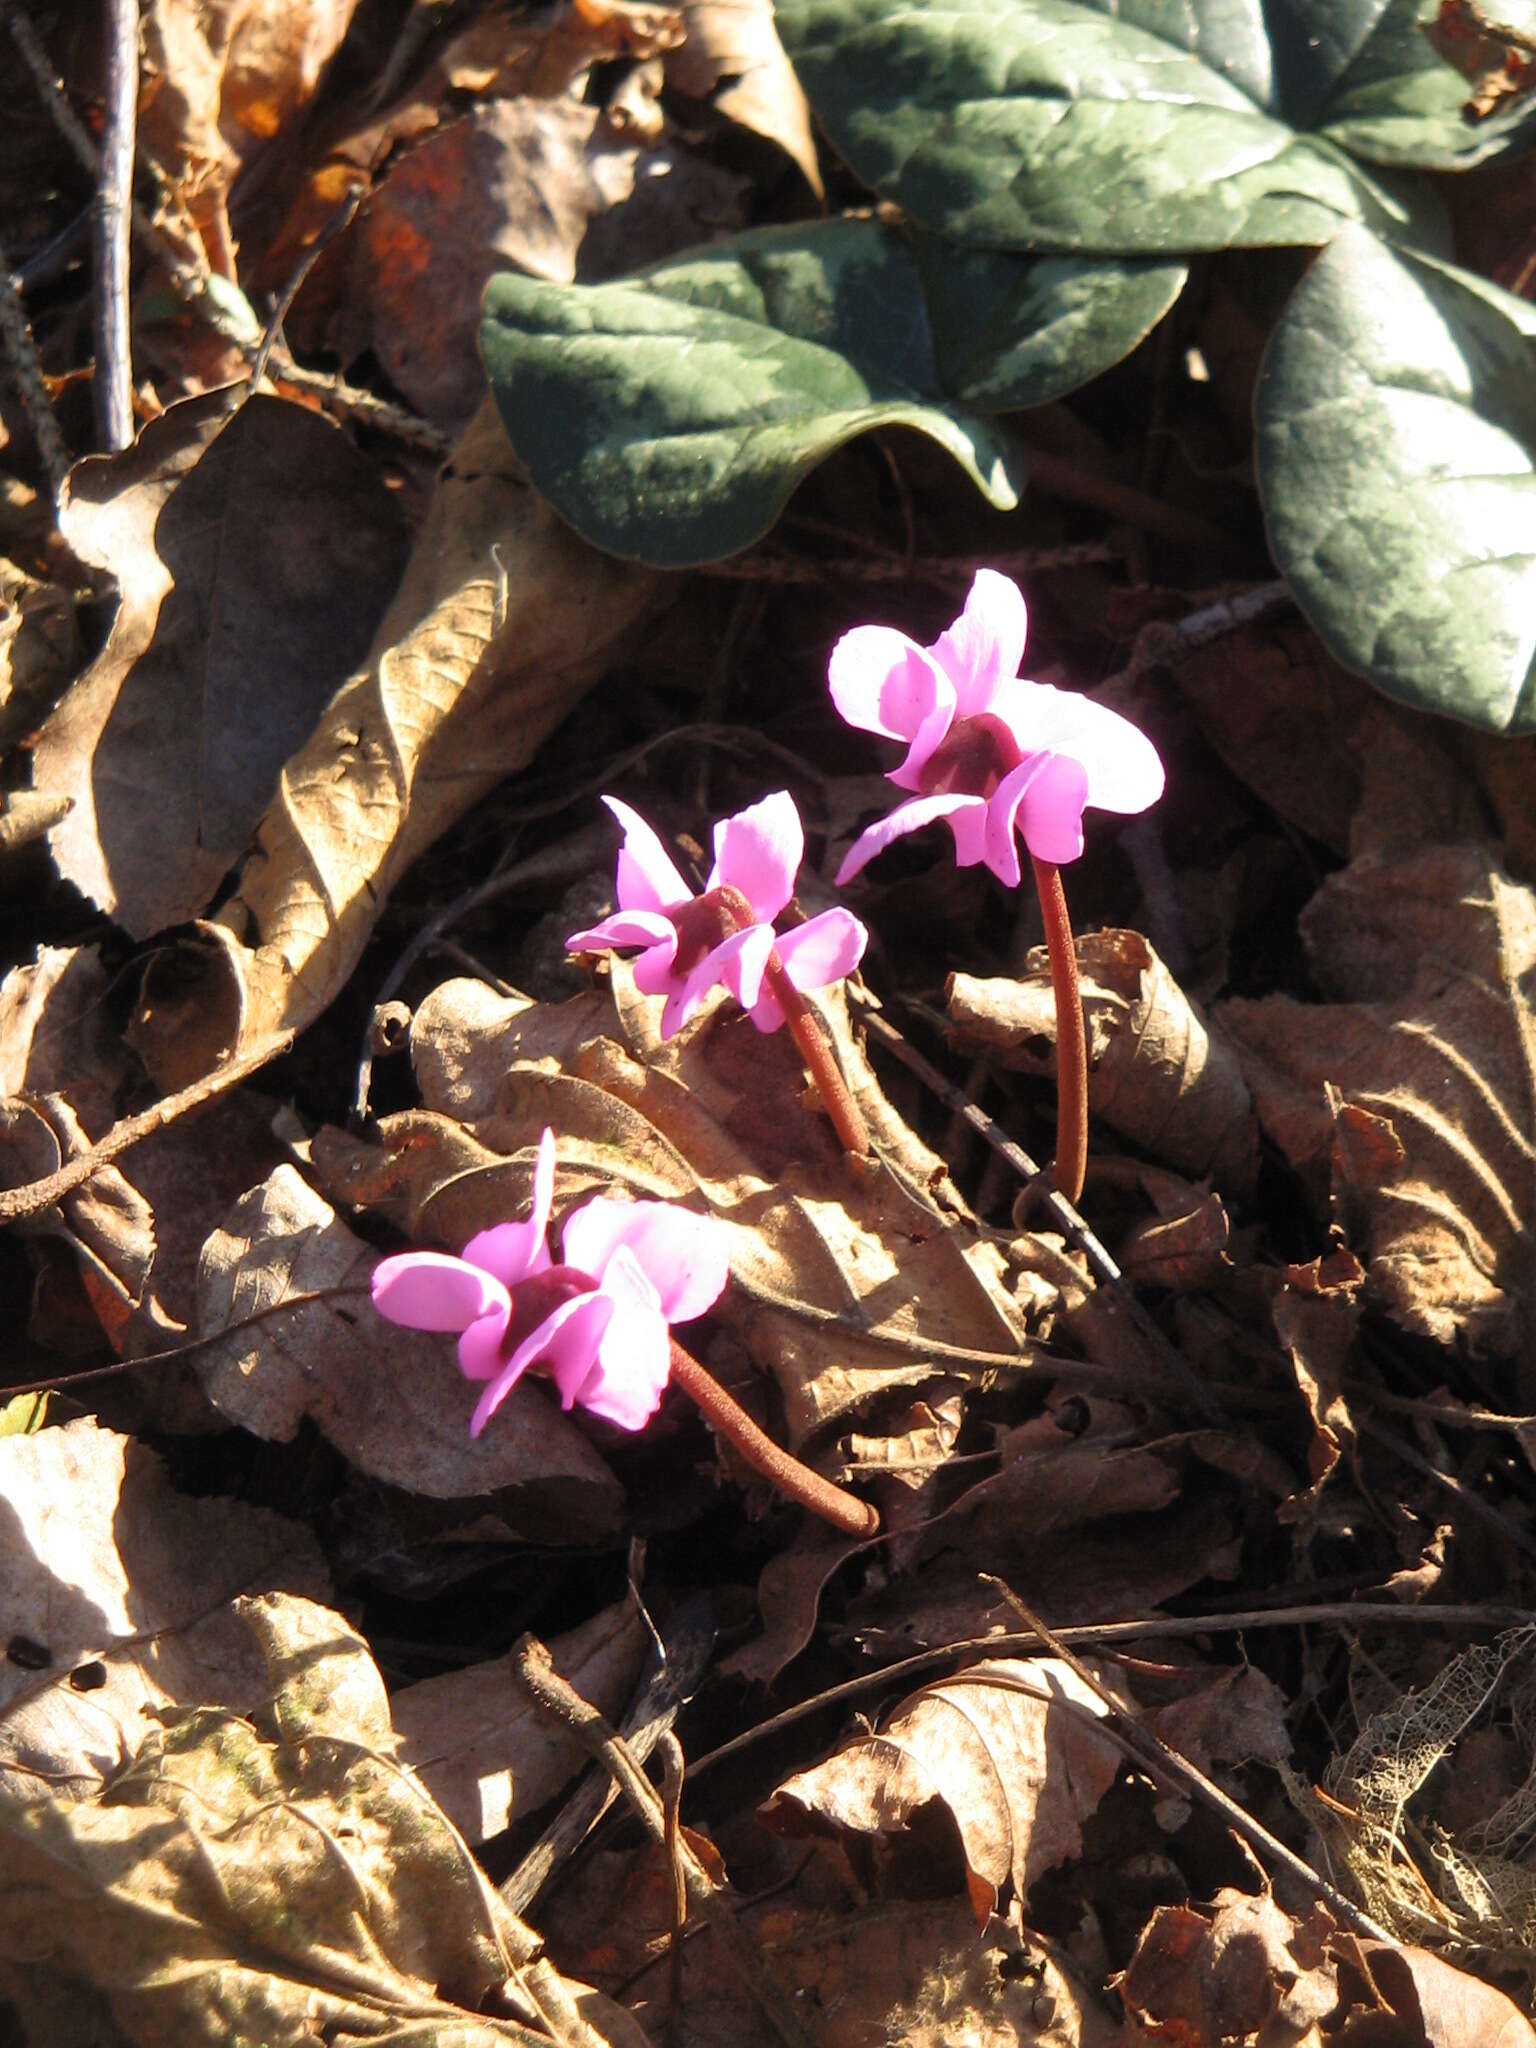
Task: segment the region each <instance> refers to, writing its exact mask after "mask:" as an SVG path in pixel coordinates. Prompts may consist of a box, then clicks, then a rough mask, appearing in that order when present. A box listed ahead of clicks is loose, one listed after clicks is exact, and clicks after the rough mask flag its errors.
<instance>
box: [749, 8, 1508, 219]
mask: <svg viewBox="0 0 1536 2048" xmlns="http://www.w3.org/2000/svg"><path fill="white" fill-rule="evenodd" d="M1423 4H1424V0H1268V4H1265V5H1263V6H1262V7H1261V4H1260V0H902V4H901V5H899V6H893V5H891V4H890V0H777V5H776V19H777V21H778V26H779V33H780V37H781V39H782V40H783V42H784V45H785V47H786V49H787V50H788V51H789V54H790V57H791V59H792V61H793V63H794V66H795V69H796V71H797V73H798V74H799V77H800V79H801V82H802V84H803V85H804V87H805V89H806V92H807V94H808V95H809V97H810V100H811V103H812V105H813V106H814V107H815V110H816V112H817V114H818V115H819V116H820V118H821V120H822V122H823V124H824V125H825V127H826V130H827V132H828V134H829V135H830V137H831V139H832V141H833V143H834V144H835V146H836V147H837V148H838V150H839V151H841V153H842V154H843V155H844V156H845V157H846V158H847V160H848V162H849V163H850V164H851V165H852V166H853V168H854V170H856V171H857V172H858V174H859V176H860V177H861V178H863V179H864V180H865V181H866V182H867V183H868V184H870V185H872V186H874V188H875V189H876V190H877V191H879V192H882V193H884V194H885V195H887V196H888V197H889V198H891V199H894V200H896V201H897V202H898V204H900V205H901V206H902V207H903V208H904V209H905V210H906V211H907V212H908V213H909V214H910V215H911V216H912V218H913V219H915V220H919V221H921V222H922V223H923V224H924V225H925V226H927V227H930V228H934V229H937V230H938V231H940V232H941V233H944V234H947V235H951V236H953V237H955V238H957V239H959V240H962V241H967V242H973V243H982V244H986V245H988V246H990V247H996V248H1011V249H1041V248H1058V249H1076V250H1096V251H1100V252H1103V253H1113V252H1121V253H1126V252H1153V251H1158V252H1161V251H1171V250H1194V249H1222V248H1231V247H1238V246H1264V245H1286V244H1300V245H1305V244H1308V243H1319V242H1326V241H1327V240H1329V239H1330V237H1331V236H1332V235H1333V234H1334V233H1336V232H1337V230H1338V228H1339V226H1340V225H1341V224H1342V223H1343V222H1345V221H1349V220H1360V221H1364V222H1365V223H1367V224H1368V225H1370V226H1373V227H1376V228H1378V229H1379V230H1380V231H1381V232H1383V233H1386V234H1394V235H1402V234H1407V233H1416V232H1424V231H1429V230H1430V229H1432V228H1433V226H1434V213H1433V207H1432V202H1429V201H1428V200H1427V199H1426V198H1425V197H1424V195H1422V194H1415V193H1414V192H1412V191H1410V190H1407V189H1406V188H1404V187H1403V186H1402V185H1401V184H1400V183H1399V182H1396V181H1393V180H1392V179H1391V178H1390V177H1384V176H1383V175H1382V174H1380V173H1378V172H1374V171H1371V170H1368V169H1367V168H1366V167H1365V166H1364V165H1363V164H1361V163H1360V162H1358V161H1356V158H1355V157H1354V156H1352V155H1350V154H1348V153H1347V151H1348V150H1351V149H1353V150H1355V151H1357V152H1358V153H1359V154H1364V155H1369V156H1371V157H1373V158H1377V159H1379V160H1381V161H1383V162H1387V163H1394V164H1408V163H1435V164H1441V163H1460V162H1464V161H1471V160H1473V159H1474V158H1475V157H1476V156H1477V155H1478V154H1479V153H1482V154H1486V153H1488V151H1490V150H1491V149H1493V148H1495V147H1498V146H1500V144H1501V143H1502V141H1503V140H1505V139H1506V129H1507V125H1508V124H1507V123H1503V124H1501V125H1500V127H1499V129H1498V131H1497V133H1492V132H1486V131H1481V130H1478V129H1475V128H1474V127H1472V126H1471V125H1470V124H1468V123H1467V122H1466V121H1465V120H1464V118H1463V116H1462V114H1461V111H1460V109H1461V102H1462V100H1463V99H1464V98H1465V96H1466V91H1465V86H1464V83H1463V81H1462V80H1461V79H1460V78H1459V77H1458V76H1457V74H1456V73H1455V72H1454V71H1453V70H1452V69H1451V67H1450V66H1449V65H1446V64H1443V63H1442V62H1441V61H1440V60H1439V58H1438V57H1437V56H1436V55H1435V53H1434V51H1433V49H1432V48H1431V47H1430V45H1429V43H1428V42H1427V40H1426V39H1425V38H1424V36H1423V35H1422V33H1421V32H1420V30H1419V29H1418V27H1417V24H1416V19H1415V17H1416V14H1417V12H1418V11H1420V10H1421V9H1422V6H1423ZM1341 145H1342V146H1341Z"/></svg>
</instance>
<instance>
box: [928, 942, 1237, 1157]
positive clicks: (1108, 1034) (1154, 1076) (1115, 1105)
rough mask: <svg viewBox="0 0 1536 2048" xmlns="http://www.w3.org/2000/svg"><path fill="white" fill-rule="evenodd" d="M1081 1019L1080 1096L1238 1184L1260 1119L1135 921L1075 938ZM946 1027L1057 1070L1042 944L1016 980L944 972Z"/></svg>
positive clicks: (1151, 1143) (1226, 1053)
mask: <svg viewBox="0 0 1536 2048" xmlns="http://www.w3.org/2000/svg"><path fill="white" fill-rule="evenodd" d="M1077 954H1078V961H1079V965H1080V971H1081V975H1082V995H1083V1006H1084V1009H1085V1011H1086V1014H1087V1025H1088V1106H1089V1108H1090V1110H1091V1111H1092V1112H1093V1114H1094V1115H1095V1116H1102V1117H1103V1118H1104V1120H1105V1122H1106V1123H1109V1124H1112V1125H1113V1126H1114V1127H1115V1129H1116V1130H1117V1131H1119V1132H1120V1133H1121V1134H1122V1135H1123V1136H1124V1137H1127V1138H1129V1139H1130V1140H1131V1141H1132V1143H1133V1144H1136V1145H1140V1146H1141V1147H1143V1149H1144V1150H1146V1151H1148V1152H1150V1153H1151V1154H1152V1155H1153V1156H1154V1158H1157V1159H1161V1160H1165V1161H1166V1162H1167V1163H1168V1164H1169V1165H1171V1166H1177V1167H1180V1168H1182V1169H1183V1170H1184V1171H1186V1172H1190V1173H1199V1174H1209V1175H1210V1176H1211V1177H1212V1178H1213V1179H1214V1180H1215V1181H1216V1182H1217V1183H1218V1184H1219V1185H1220V1186H1222V1187H1224V1188H1228V1189H1230V1190H1232V1191H1233V1192H1234V1193H1242V1192H1244V1191H1246V1190H1247V1189H1250V1188H1251V1187H1252V1185H1253V1182H1254V1177H1255V1175H1256V1174H1257V1171H1258V1131H1257V1129H1256V1127H1255V1124H1254V1119H1253V1105H1252V1102H1251V1100H1250V1099H1249V1094H1248V1090H1247V1087H1246V1086H1245V1085H1244V1081H1243V1076H1242V1071H1241V1068H1240V1067H1239V1065H1238V1062H1237V1060H1236V1059H1235V1058H1234V1056H1233V1054H1232V1051H1231V1049H1230V1048H1229V1047H1228V1046H1227V1045H1226V1044H1225V1043H1224V1042H1223V1040H1222V1038H1221V1037H1220V1035H1219V1034H1213V1033H1212V1032H1211V1031H1210V1029H1209V1027H1208V1026H1207V1024H1206V1021H1205V1019H1204V1017H1203V1016H1202V1015H1201V1013H1200V1011H1199V1009H1198V1008H1197V1006H1196V1005H1195V1004H1194V1003H1192V1002H1191V1001H1190V1000H1189V998H1188V997H1187V996H1186V995H1185V994H1184V992H1183V990H1182V989H1180V987H1179V986H1178V984H1177V982H1175V980H1174V979H1173V976H1172V975H1171V974H1170V973H1169V972H1168V970H1167V968H1166V967H1165V966H1164V965H1163V963H1162V961H1161V960H1160V959H1159V958H1158V956H1157V954H1156V953H1155V952H1154V951H1153V949H1152V947H1151V946H1150V945H1149V944H1148V943H1147V941H1146V940H1145V939H1144V938H1143V937H1142V936H1141V934H1140V933H1139V932H1129V931H1113V930H1111V931H1102V932H1090V933H1089V934H1088V935H1087V936H1086V937H1084V938H1081V939H1079V940H1078V942H1077ZM947 1000H948V1006H949V1016H950V1033H949V1035H950V1039H951V1041H952V1043H954V1044H956V1045H958V1046H960V1047H962V1048H966V1049H974V1048H985V1049H986V1050H988V1051H992V1052H995V1053H996V1054H997V1055H998V1057H999V1059H1000V1061H1001V1064H1002V1065H1004V1066H1006V1067H1016V1068H1019V1069H1020V1070H1021V1071H1023V1072H1025V1073H1032V1074H1040V1075H1049V1074H1053V1073H1054V1072H1055V1061H1056V1051H1055V1047H1056V1005H1055V1000H1054V998H1053V996H1052V994H1051V975H1050V966H1049V962H1048V961H1047V959H1046V956H1045V954H1044V952H1043V950H1041V949H1039V948H1037V949H1036V950H1035V951H1034V952H1032V953H1031V955H1030V960H1029V973H1028V975H1027V976H1026V977H1025V978H1024V979H1023V980H1020V981H1002V980H994V981H984V980H978V979H977V978H976V977H974V976H972V975H968V974H954V975H951V976H950V979H949V984H948V993H947Z"/></svg>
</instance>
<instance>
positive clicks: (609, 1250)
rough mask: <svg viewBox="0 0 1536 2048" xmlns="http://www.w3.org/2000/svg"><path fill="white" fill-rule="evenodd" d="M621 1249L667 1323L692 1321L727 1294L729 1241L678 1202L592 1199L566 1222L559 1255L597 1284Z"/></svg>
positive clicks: (719, 1227)
mask: <svg viewBox="0 0 1536 2048" xmlns="http://www.w3.org/2000/svg"><path fill="white" fill-rule="evenodd" d="M621 1245H622V1246H624V1247H626V1248H627V1250H628V1252H629V1254H630V1256H631V1257H632V1258H633V1259H634V1260H635V1261H636V1262H637V1264H638V1265H639V1268H640V1271H641V1272H642V1273H643V1274H644V1276H645V1278H646V1280H647V1281H648V1283H649V1284H650V1286H651V1287H652V1288H653V1289H654V1290H655V1297H656V1301H657V1303H658V1305H659V1307H660V1310H661V1313H662V1314H663V1315H664V1316H665V1317H666V1319H667V1321H668V1322H669V1323H687V1322H691V1321H692V1320H693V1318H694V1317H695V1316H701V1315H703V1313H704V1311H705V1309H707V1308H708V1307H710V1305H711V1304H712V1303H713V1302H716V1301H718V1300H719V1298H720V1296H721V1294H722V1293H724V1291H725V1283H726V1279H727V1278H728V1276H729V1273H730V1238H729V1234H728V1232H727V1231H726V1228H725V1226H724V1224H723V1223H720V1222H718V1221H717V1220H716V1218H714V1217H713V1216H699V1215H696V1214H695V1213H694V1211H693V1210H692V1209H684V1208H683V1207H681V1205H680V1204H678V1203H676V1202H612V1201H609V1200H608V1198H607V1197H606V1196H605V1195H596V1196H594V1197H593V1199H592V1200H591V1201H590V1202H583V1203H582V1205H581V1207H580V1208H579V1209H578V1210H577V1211H576V1212H575V1214H574V1215H573V1216H569V1217H567V1219H566V1224H565V1235H564V1238H563V1240H562V1255H563V1257H564V1259H565V1261H566V1263H567V1265H571V1266H575V1267H576V1268H578V1270H579V1271H581V1272H583V1273H593V1274H595V1275H597V1276H598V1278H599V1279H601V1278H602V1277H603V1275H604V1273H605V1271H606V1268H607V1265H608V1262H609V1260H610V1259H612V1258H613V1257H614V1255H615V1253H616V1252H617V1251H618V1250H619V1248H620V1246H621Z"/></svg>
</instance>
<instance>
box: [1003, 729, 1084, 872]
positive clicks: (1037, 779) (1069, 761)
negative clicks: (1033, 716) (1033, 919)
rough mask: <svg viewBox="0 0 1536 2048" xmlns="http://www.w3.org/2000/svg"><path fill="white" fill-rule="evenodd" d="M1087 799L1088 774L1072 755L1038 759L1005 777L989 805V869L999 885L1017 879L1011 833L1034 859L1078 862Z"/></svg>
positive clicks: (1027, 762) (1017, 862)
mask: <svg viewBox="0 0 1536 2048" xmlns="http://www.w3.org/2000/svg"><path fill="white" fill-rule="evenodd" d="M1087 796H1088V771H1087V769H1086V768H1085V767H1084V766H1083V764H1082V762H1081V761H1077V760H1074V759H1073V758H1072V756H1071V755H1070V754H1044V755H1040V754H1036V755H1034V756H1033V757H1032V758H1031V759H1030V760H1028V761H1021V762H1020V764H1019V766H1018V767H1017V768H1015V769H1014V771H1013V773H1012V774H1011V775H1005V776H1004V777H1003V780H1002V781H1001V782H1000V783H999V784H998V786H997V788H996V789H995V790H994V791H993V794H992V801H991V803H990V804H989V805H988V806H987V866H988V867H989V868H991V870H992V872H993V874H994V875H996V876H997V878H998V880H999V881H1000V882H1004V883H1006V884H1007V886H1008V887H1009V888H1013V887H1015V886H1016V885H1017V883H1018V882H1019V880H1020V872H1021V871H1020V867H1019V855H1018V848H1017V846H1016V845H1015V843H1014V834H1015V832H1017V833H1018V835H1019V837H1020V838H1022V839H1023V841H1024V844H1025V845H1026V846H1027V847H1028V848H1029V851H1030V852H1031V853H1032V854H1033V855H1034V857H1035V859H1036V860H1047V861H1054V862H1056V863H1057V865H1060V864H1061V863H1062V862H1064V861H1070V860H1076V859H1078V858H1079V856H1080V855H1081V853H1082V850H1083V805H1084V803H1085V802H1086V801H1087Z"/></svg>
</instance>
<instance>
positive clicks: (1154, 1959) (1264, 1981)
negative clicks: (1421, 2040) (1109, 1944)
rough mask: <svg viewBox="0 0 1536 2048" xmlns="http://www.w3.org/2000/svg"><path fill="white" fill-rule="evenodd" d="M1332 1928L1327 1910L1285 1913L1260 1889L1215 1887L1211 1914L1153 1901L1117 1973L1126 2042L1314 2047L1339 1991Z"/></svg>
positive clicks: (1213, 2047)
mask: <svg viewBox="0 0 1536 2048" xmlns="http://www.w3.org/2000/svg"><path fill="white" fill-rule="evenodd" d="M1331 1929H1332V1923H1331V1922H1330V1921H1328V1920H1327V1919H1326V1918H1321V1917H1318V1918H1315V1919H1313V1920H1306V1921H1300V1922H1297V1921H1294V1920H1292V1919H1291V1917H1290V1915H1289V1914H1288V1913H1284V1912H1282V1911H1281V1909H1280V1908H1279V1907H1278V1906H1277V1905H1276V1904H1275V1902H1274V1899H1273V1898H1272V1897H1271V1896H1270V1894H1269V1893H1268V1892H1264V1893H1263V1894H1261V1895H1260V1896H1259V1897H1258V1898H1253V1897H1251V1896H1250V1895H1249V1894H1248V1893H1246V1892H1237V1891H1231V1890H1224V1891H1220V1892H1218V1893H1217V1894H1216V1898H1215V1901H1214V1904H1213V1910H1212V1912H1211V1914H1210V1916H1209V1917H1207V1916H1206V1915H1205V1914H1204V1913H1199V1912H1196V1910H1195V1909H1194V1908H1193V1907H1192V1906H1159V1907H1158V1909H1157V1911H1156V1912H1155V1913H1154V1914H1153V1915H1152V1918H1151V1919H1150V1920H1149V1921H1148V1923H1147V1926H1146V1928H1145V1930H1144V1931H1143V1933H1142V1936H1141V1939H1140V1941H1138V1943H1137V1944H1136V1953H1135V1954H1134V1955H1133V1956H1132V1957H1131V1960H1130V1962H1129V1963H1128V1964H1127V1965H1126V1968H1125V1972H1124V1974H1123V1975H1122V1976H1121V1978H1120V1980H1119V1991H1120V1996H1121V1998H1122V1999H1123V2000H1124V2001H1125V2006H1126V2010H1127V2012H1128V2013H1129V2014H1130V2017H1131V2027H1132V2029H1133V2030H1134V2031H1133V2032H1132V2033H1131V2042H1134V2043H1137V2044H1140V2043H1142V2042H1145V2043H1147V2044H1149V2048H1150V2044H1151V2043H1153V2042H1174V2041H1176V2042H1179V2043H1181V2044H1183V2048H1225V2044H1226V2043H1228V2042H1238V2041H1243V2042H1249V2041H1252V2042H1260V2041H1262V2042H1263V2044H1264V2048H1321V2040H1322V2036H1321V2035H1320V2034H1319V2032H1318V2028H1319V2026H1320V2024H1321V2023H1322V2022H1323V2021H1324V2020H1326V2019H1327V2018H1328V2017H1329V2016H1330V2014H1331V2013H1332V2012H1333V2010H1334V2007H1335V2005H1336V2004H1337V2003H1338V1996H1339V1986H1338V1973H1337V1971H1336V1969H1335V1967H1334V1965H1333V1963H1332V1962H1331V1961H1330V1959H1329V1957H1328V1954H1327V1950H1326V1946H1325V1944H1326V1941H1327V1937H1328V1934H1329V1933H1330V1932H1331ZM1330 2038H1331V2036H1330ZM1127 2048H1130V2044H1129V2043H1128V2044H1127Z"/></svg>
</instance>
